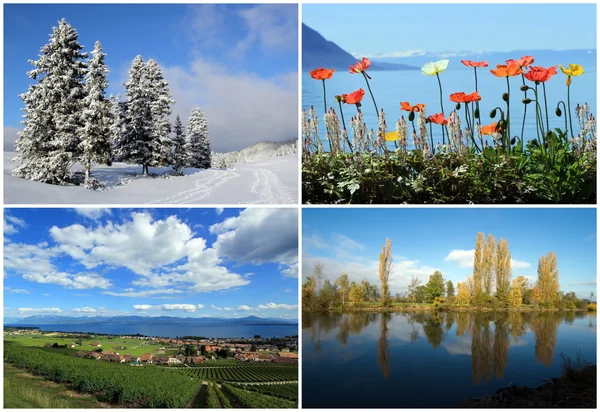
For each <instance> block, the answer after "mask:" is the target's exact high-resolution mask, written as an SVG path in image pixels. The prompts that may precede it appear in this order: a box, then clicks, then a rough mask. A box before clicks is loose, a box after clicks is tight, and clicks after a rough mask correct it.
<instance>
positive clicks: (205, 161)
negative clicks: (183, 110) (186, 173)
mask: <svg viewBox="0 0 600 412" xmlns="http://www.w3.org/2000/svg"><path fill="white" fill-rule="evenodd" d="M187 134H188V135H187V152H188V155H189V159H190V160H189V163H188V165H189V167H197V168H201V169H208V168H210V141H209V137H208V122H207V121H206V119H205V118H204V113H203V112H202V110H200V109H199V108H197V107H196V108H193V109H192V113H191V114H190V118H189V120H188V127H187Z"/></svg>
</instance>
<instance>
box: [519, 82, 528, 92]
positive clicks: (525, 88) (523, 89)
mask: <svg viewBox="0 0 600 412" xmlns="http://www.w3.org/2000/svg"><path fill="white" fill-rule="evenodd" d="M527 90H529V86H527V85H526V84H524V85H523V86H521V91H522V92H526V91H527Z"/></svg>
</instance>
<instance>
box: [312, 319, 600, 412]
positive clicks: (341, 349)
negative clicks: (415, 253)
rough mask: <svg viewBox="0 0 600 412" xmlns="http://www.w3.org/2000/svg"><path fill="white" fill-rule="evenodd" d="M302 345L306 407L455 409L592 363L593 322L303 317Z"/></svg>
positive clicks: (593, 358) (594, 351)
mask: <svg viewBox="0 0 600 412" xmlns="http://www.w3.org/2000/svg"><path fill="white" fill-rule="evenodd" d="M302 345H303V346H302V391H303V392H302V405H303V407H309V408H314V407H322V408H334V407H335V408H350V407H356V408H376V407H379V408H406V407H413V408H419V407H429V408H431V407H458V406H459V405H460V404H461V403H462V402H465V401H468V400H469V399H470V398H471V397H481V396H486V395H494V394H495V393H496V390H497V389H499V388H501V387H504V386H507V385H509V384H510V383H513V384H515V385H518V386H521V385H526V386H529V387H537V386H539V385H541V384H543V382H542V381H541V379H550V378H552V377H558V376H560V375H561V365H562V361H561V357H560V354H561V352H562V353H564V354H565V355H567V356H569V357H571V359H573V360H575V358H576V356H577V352H578V351H580V354H581V357H582V358H583V359H584V360H586V361H588V362H591V363H594V364H595V363H596V315H595V314H588V313H586V312H564V313H557V312H544V313H539V314H536V313H533V312H527V313H495V314H494V313H477V314H473V313H465V312H462V313H440V314H430V313H412V314H371V313H353V314H343V315H342V314H338V313H329V314H313V313H304V314H303V316H302Z"/></svg>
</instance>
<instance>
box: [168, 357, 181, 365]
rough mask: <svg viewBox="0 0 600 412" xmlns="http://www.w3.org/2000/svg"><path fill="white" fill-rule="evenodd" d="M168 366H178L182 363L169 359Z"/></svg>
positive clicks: (175, 359)
mask: <svg viewBox="0 0 600 412" xmlns="http://www.w3.org/2000/svg"><path fill="white" fill-rule="evenodd" d="M167 363H168V364H169V365H180V364H182V363H183V362H182V361H181V360H179V359H177V358H169V361H168V362H167Z"/></svg>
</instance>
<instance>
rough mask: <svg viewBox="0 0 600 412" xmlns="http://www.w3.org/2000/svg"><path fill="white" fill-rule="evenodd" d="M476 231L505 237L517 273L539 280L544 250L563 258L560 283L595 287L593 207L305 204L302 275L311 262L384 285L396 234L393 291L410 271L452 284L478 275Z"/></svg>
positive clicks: (578, 288) (332, 274) (582, 291)
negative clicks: (381, 271) (382, 261)
mask: <svg viewBox="0 0 600 412" xmlns="http://www.w3.org/2000/svg"><path fill="white" fill-rule="evenodd" d="M477 232H484V233H485V234H486V236H487V234H488V233H491V234H492V235H494V237H495V238H496V240H498V239H499V238H504V239H506V240H508V244H509V250H510V252H511V258H512V260H513V262H512V273H513V277H514V276H520V275H523V276H527V277H529V280H530V283H531V282H532V281H535V279H537V264H538V260H539V258H540V257H541V256H543V255H545V254H546V253H548V252H550V251H553V252H555V253H556V255H557V258H558V268H559V271H560V275H559V281H560V285H561V290H563V291H566V292H569V291H574V292H576V293H577V294H578V295H579V296H580V297H582V298H583V297H585V298H589V294H590V292H594V293H595V292H596V210H595V209H581V208H577V209H575V208H568V209H565V208H560V209H558V208H555V209H547V208H546V209H530V208H519V209H515V208H504V209H495V208H494V209H489V208H485V209H480V208H478V209H471V208H468V209H467V208H462V209H452V208H435V209H431V208H428V209H414V208H411V209H407V208H398V209H373V208H365V209H356V208H348V209H339V208H338V209H331V208H328V209H304V210H303V214H302V236H303V244H302V247H303V249H302V253H303V258H302V267H303V277H304V278H305V277H306V276H309V275H311V274H312V271H313V268H314V264H315V263H316V262H321V263H323V264H324V273H325V274H326V276H327V277H328V278H330V279H335V278H336V277H338V276H339V275H340V274H341V273H344V272H346V273H348V276H349V278H350V279H351V280H353V281H360V280H361V279H363V278H366V279H368V280H369V281H370V282H372V283H373V282H375V283H377V284H379V279H378V275H377V271H378V265H379V263H378V259H379V253H380V251H381V247H382V246H383V244H384V243H385V239H386V237H387V238H389V239H390V240H392V254H393V257H394V266H393V270H392V275H391V276H390V286H391V292H392V293H393V294H395V293H396V292H403V291H406V287H407V285H408V283H409V280H410V278H411V277H412V276H417V277H418V278H419V279H421V280H422V282H423V283H425V282H426V281H427V279H428V278H429V275H431V274H433V272H434V271H435V270H440V271H441V272H442V274H443V275H444V278H445V279H450V280H452V282H453V283H454V284H456V282H462V281H463V280H464V279H466V278H467V276H471V275H472V274H473V263H472V262H473V252H474V249H475V238H476V236H477Z"/></svg>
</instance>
